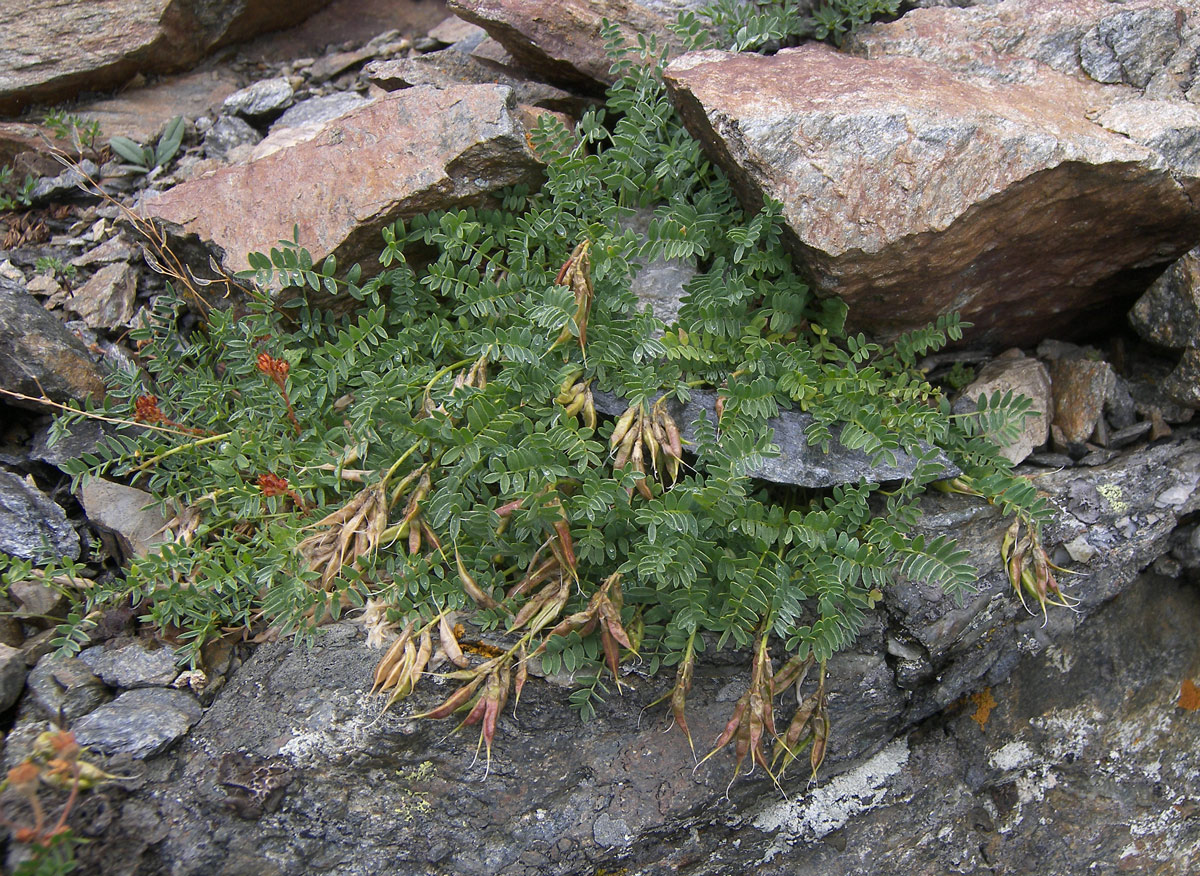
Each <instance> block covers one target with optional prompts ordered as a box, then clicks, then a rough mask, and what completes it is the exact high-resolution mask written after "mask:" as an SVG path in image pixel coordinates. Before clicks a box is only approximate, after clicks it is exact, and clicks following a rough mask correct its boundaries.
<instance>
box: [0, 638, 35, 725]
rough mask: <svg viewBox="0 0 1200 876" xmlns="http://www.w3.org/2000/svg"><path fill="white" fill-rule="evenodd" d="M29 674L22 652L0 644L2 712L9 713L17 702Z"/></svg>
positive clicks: (0, 699)
mask: <svg viewBox="0 0 1200 876" xmlns="http://www.w3.org/2000/svg"><path fill="white" fill-rule="evenodd" d="M28 672H29V670H28V668H27V667H26V666H25V655H24V654H23V653H22V652H21V650H20V649H19V648H12V647H10V646H8V645H3V644H0V712H7V711H8V710H9V709H10V708H11V707H12V705H13V703H15V702H16V701H17V697H19V696H20V695H21V691H23V690H24V689H25V676H26V675H27V674H28Z"/></svg>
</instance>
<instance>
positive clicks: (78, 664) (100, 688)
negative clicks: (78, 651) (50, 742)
mask: <svg viewBox="0 0 1200 876" xmlns="http://www.w3.org/2000/svg"><path fill="white" fill-rule="evenodd" d="M28 685H29V692H30V693H31V694H33V701H34V702H35V703H36V704H37V706H38V707H39V708H40V709H41V716H42V717H44V718H49V719H51V720H57V719H59V718H61V719H62V720H63V721H65V722H66V723H67V724H68V725H73V724H74V722H75V721H76V720H78V719H79V718H82V717H83V716H84V715H86V714H88V713H89V712H91V711H92V710H93V709H96V708H98V707H99V706H100V705H102V704H103V703H106V702H108V701H109V700H110V699H112V694H111V693H110V692H109V690H108V688H106V687H105V686H104V684H103V683H102V682H101V681H100V679H99V678H97V677H96V676H95V675H93V674H92V671H91V670H90V669H89V668H88V667H87V664H86V663H84V662H83V661H82V660H79V659H78V658H76V657H56V656H54V655H48V656H46V657H43V658H42V659H40V660H39V661H38V662H37V665H36V666H34V667H33V669H32V670H31V671H30V673H29V681H28ZM22 708H24V707H22Z"/></svg>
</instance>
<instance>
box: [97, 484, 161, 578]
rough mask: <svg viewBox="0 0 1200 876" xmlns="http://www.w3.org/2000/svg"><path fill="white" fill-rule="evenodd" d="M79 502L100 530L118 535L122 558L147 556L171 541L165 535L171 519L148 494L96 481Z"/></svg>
mask: <svg viewBox="0 0 1200 876" xmlns="http://www.w3.org/2000/svg"><path fill="white" fill-rule="evenodd" d="M79 502H80V504H81V505H83V510H84V512H85V513H86V514H87V515H88V520H90V521H91V522H92V523H93V524H94V525H95V526H96V527H97V528H98V529H100V530H101V531H104V532H110V533H113V534H115V536H116V538H117V541H118V544H119V550H118V555H119V556H122V557H124V558H127V559H132V558H133V557H140V556H144V555H145V554H146V553H147V552H149V551H150V550H151V549H153V547H154V546H155V545H156V544H159V543H161V542H163V541H166V540H168V539H167V538H166V537H165V536H164V535H162V528H163V526H164V525H165V524H166V522H167V519H166V518H165V517H164V516H163V514H162V511H160V510H159V509H158V507H157V505H156V504H155V500H154V497H153V496H152V495H150V494H149V493H147V492H146V491H145V490H139V489H137V488H136V487H129V486H126V485H125V484H118V483H114V482H113V481H106V480H102V479H93V480H89V481H87V482H86V483H84V485H83V486H82V487H81V488H80V490H79Z"/></svg>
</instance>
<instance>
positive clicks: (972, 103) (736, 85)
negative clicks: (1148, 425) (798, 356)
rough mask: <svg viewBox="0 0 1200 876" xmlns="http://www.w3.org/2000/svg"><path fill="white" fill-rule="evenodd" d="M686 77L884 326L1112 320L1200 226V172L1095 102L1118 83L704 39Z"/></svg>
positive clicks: (1048, 331) (747, 175) (718, 136)
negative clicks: (714, 43)
mask: <svg viewBox="0 0 1200 876" xmlns="http://www.w3.org/2000/svg"><path fill="white" fill-rule="evenodd" d="M667 83H668V86H669V87H670V89H671V91H672V94H673V97H674V99H675V101H676V103H677V105H678V106H679V108H680V110H681V112H682V114H683V117H684V120H685V122H686V123H687V125H688V127H689V128H690V129H691V131H692V132H693V133H694V134H695V135H696V136H698V137H700V138H701V139H702V140H703V141H704V142H705V144H706V145H707V146H708V148H709V150H710V152H711V153H712V154H713V155H714V156H715V157H716V158H717V160H718V161H719V162H720V163H721V164H722V166H723V167H724V168H725V169H726V171H727V172H729V173H730V175H731V176H732V177H733V178H734V179H735V181H736V183H737V185H738V187H739V189H740V193H741V195H742V197H743V198H744V200H745V201H747V202H748V203H749V204H751V205H752V206H754V205H757V204H761V203H762V201H763V200H764V199H765V198H772V199H775V200H778V201H780V202H782V204H783V207H784V218H785V221H786V222H787V225H788V227H789V229H790V231H791V233H792V240H793V243H794V245H795V248H796V249H797V250H798V252H799V254H800V256H801V257H802V258H803V259H804V260H805V261H806V263H807V264H808V265H809V266H810V267H811V269H812V272H813V274H814V280H815V282H816V285H817V287H818V288H819V289H820V290H821V291H822V292H824V293H826V294H831V295H840V296H841V297H843V298H844V299H845V300H846V301H847V303H848V304H849V305H850V307H851V317H850V318H851V321H852V322H854V323H855V324H856V325H857V326H859V327H862V328H865V329H867V330H871V331H874V332H876V333H878V334H879V335H881V336H884V337H888V336H894V335H895V334H898V333H900V332H902V331H906V330H909V329H912V328H916V327H919V326H920V325H923V324H925V323H926V322H928V321H930V320H931V319H934V318H936V317H937V316H938V315H940V314H943V313H949V312H953V311H958V312H959V313H961V315H962V316H963V318H964V319H967V320H970V321H971V322H973V323H974V324H975V328H974V329H973V331H972V332H971V334H970V337H969V340H970V341H972V342H975V343H979V342H983V343H988V344H992V345H997V346H999V345H1008V344H1011V345H1029V344H1032V343H1035V342H1036V341H1037V340H1039V339H1041V338H1043V337H1046V336H1047V335H1078V334H1080V333H1083V332H1086V331H1088V330H1091V329H1095V328H1098V327H1100V326H1102V325H1104V324H1106V323H1109V322H1111V320H1112V319H1113V318H1114V316H1115V315H1117V314H1118V313H1119V312H1120V308H1121V306H1123V305H1125V304H1127V303H1128V301H1129V298H1130V296H1131V295H1132V294H1134V293H1136V292H1137V291H1139V290H1140V289H1142V288H1144V287H1145V285H1146V284H1147V283H1148V282H1149V281H1150V280H1151V279H1153V277H1154V275H1155V274H1156V273H1157V272H1158V271H1161V270H1162V268H1163V267H1165V265H1166V264H1168V263H1169V262H1170V261H1171V260H1172V259H1173V258H1175V257H1177V256H1178V255H1179V254H1181V253H1182V252H1185V251H1186V250H1187V249H1188V247H1189V246H1190V245H1191V243H1192V241H1194V240H1195V239H1196V238H1197V236H1198V235H1200V211H1198V210H1197V207H1196V203H1197V198H1196V196H1197V195H1200V177H1197V176H1193V175H1189V174H1187V173H1185V172H1183V171H1182V170H1179V169H1175V168H1173V167H1171V165H1170V163H1169V162H1168V160H1167V159H1166V158H1164V156H1163V155H1161V154H1160V153H1159V152H1157V151H1155V150H1154V149H1151V148H1149V147H1147V146H1143V145H1141V144H1139V143H1137V142H1134V141H1133V140H1131V139H1130V138H1129V137H1127V136H1124V135H1122V134H1118V133H1115V132H1113V131H1110V130H1108V129H1105V128H1103V127H1101V126H1099V125H1097V124H1095V123H1093V122H1092V121H1091V120H1089V118H1088V114H1089V111H1091V110H1092V109H1093V106H1092V104H1093V102H1094V101H1095V100H1096V99H1097V95H1096V93H1095V90H1096V89H1097V88H1098V87H1099V86H1095V85H1094V84H1088V83H1083V82H1081V81H1079V80H1077V79H1073V78H1071V77H1068V76H1065V75H1062V74H1058V73H1056V72H1054V71H1052V70H1042V71H1041V72H1040V74H1039V82H1038V84H1037V85H1036V86H1035V85H1033V84H1027V83H1023V82H1014V83H1005V82H996V81H994V80H988V81H983V80H978V81H969V80H968V79H966V78H963V77H958V76H954V75H951V74H950V73H948V72H946V71H945V70H944V69H941V68H939V67H938V66H935V65H934V64H931V63H929V62H926V61H924V60H921V59H918V58H908V57H884V58H879V59H876V60H865V59H862V58H855V57H849V56H847V55H844V54H840V53H838V52H835V51H833V50H832V49H829V48H827V47H824V46H818V45H808V46H803V47H801V48H799V49H795V50H787V51H783V52H780V53H779V54H778V55H776V56H774V57H770V58H763V57H757V56H737V55H730V54H725V53H712V52H705V53H697V54H694V55H689V56H686V57H685V58H682V59H680V60H679V61H676V62H675V63H673V64H672V65H671V66H670V67H669V68H668V71H667Z"/></svg>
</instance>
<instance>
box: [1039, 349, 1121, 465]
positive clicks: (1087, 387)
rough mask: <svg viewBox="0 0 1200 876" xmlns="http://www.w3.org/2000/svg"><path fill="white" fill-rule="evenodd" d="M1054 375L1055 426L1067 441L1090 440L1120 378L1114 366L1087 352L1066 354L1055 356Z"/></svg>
mask: <svg viewBox="0 0 1200 876" xmlns="http://www.w3.org/2000/svg"><path fill="white" fill-rule="evenodd" d="M1050 379H1051V380H1052V381H1053V382H1054V421H1053V423H1052V427H1053V428H1054V429H1056V430H1058V433H1059V434H1061V436H1062V438H1063V440H1065V441H1067V442H1073V443H1079V442H1082V441H1087V440H1088V439H1089V438H1091V437H1092V433H1093V432H1094V431H1095V430H1096V424H1097V423H1099V422H1100V418H1101V414H1102V413H1103V410H1104V400H1105V399H1106V398H1107V397H1108V396H1109V394H1110V393H1111V392H1112V387H1113V384H1114V382H1115V380H1116V376H1115V375H1114V374H1113V370H1112V366H1111V365H1109V364H1108V363H1107V362H1104V361H1099V360H1094V359H1089V358H1087V357H1086V356H1062V357H1060V358H1057V359H1052V360H1051V362H1050Z"/></svg>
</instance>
